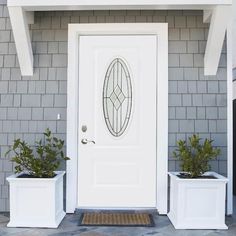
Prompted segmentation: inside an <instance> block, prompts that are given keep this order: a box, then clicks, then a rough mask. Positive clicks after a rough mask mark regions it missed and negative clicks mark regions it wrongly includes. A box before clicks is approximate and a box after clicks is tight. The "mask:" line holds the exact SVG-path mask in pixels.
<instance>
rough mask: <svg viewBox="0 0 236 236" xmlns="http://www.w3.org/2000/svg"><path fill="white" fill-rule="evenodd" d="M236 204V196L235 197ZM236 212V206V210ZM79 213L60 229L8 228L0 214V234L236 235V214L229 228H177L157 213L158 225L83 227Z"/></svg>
mask: <svg viewBox="0 0 236 236" xmlns="http://www.w3.org/2000/svg"><path fill="white" fill-rule="evenodd" d="M234 200H235V201H234V202H235V206H236V197H235V199H234ZM234 212H236V207H235V211H234ZM78 219H79V214H69V215H67V216H66V217H65V219H64V220H63V221H62V223H61V225H60V226H59V228H58V229H38V228H7V227H6V225H7V222H8V221H9V216H8V214H4V213H2V214H0V236H9V235H11V236H15V235H17V236H47V235H48V236H64V235H68V236H75V235H80V236H110V235H114V236H155V235H157V236H219V235H223V236H236V214H235V215H233V216H231V217H227V219H226V223H227V225H228V226H229V229H228V230H175V229H174V227H173V226H172V224H171V223H170V221H169V219H168V218H167V217H166V216H159V215H155V216H154V220H155V224H156V227H151V228H144V227H81V226H78V225H77V224H78Z"/></svg>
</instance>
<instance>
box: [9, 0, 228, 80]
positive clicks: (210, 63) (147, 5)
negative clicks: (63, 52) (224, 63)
mask: <svg viewBox="0 0 236 236" xmlns="http://www.w3.org/2000/svg"><path fill="white" fill-rule="evenodd" d="M231 4H232V0H129V1H128V0H54V1H49V0H8V10H9V15H10V19H11V24H12V30H13V34H14V38H15V44H16V50H17V54H18V59H19V64H20V68H21V73H22V75H24V76H32V75H33V52H32V46H31V39H30V33H29V26H28V25H29V24H33V23H34V14H33V12H34V11H41V10H44V11H54V10H108V9H109V10H121V9H123V10H134V9H150V10H154V9H161V10H168V9H174V10H178V9H182V10H183V9H189V10H203V11H204V21H205V22H210V29H209V35H208V41H207V47H206V53H205V58H204V61H205V74H206V75H215V74H216V72H217V68H218V64H219V59H220V54H221V49H222V45H223V41H224V37H225V32H226V29H227V25H228V22H229V19H230V14H229V12H231V7H232V6H231Z"/></svg>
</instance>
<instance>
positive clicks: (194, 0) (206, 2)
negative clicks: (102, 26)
mask: <svg viewBox="0 0 236 236" xmlns="http://www.w3.org/2000/svg"><path fill="white" fill-rule="evenodd" d="M7 4H8V6H22V7H26V8H27V7H34V8H35V9H36V8H37V7H42V6H45V7H46V6H47V7H50V8H53V7H60V6H62V7H63V6H64V7H69V6H81V7H86V6H87V7H88V8H89V7H92V8H94V7H95V6H97V7H98V8H104V7H106V8H107V7H109V8H111V7H115V8H116V9H117V10H119V9H122V8H123V7H124V8H127V7H128V6H130V7H134V8H135V9H137V6H143V7H144V6H147V7H153V6H158V5H159V6H164V7H165V8H167V9H168V6H176V7H177V6H194V5H195V6H201V7H204V6H211V5H231V4H232V0H191V1H190V0H129V1H127V0H112V1H111V0H99V1H97V0H54V1H53V2H51V1H48V0H33V1H32V0H8V2H7ZM51 10H52V9H51Z"/></svg>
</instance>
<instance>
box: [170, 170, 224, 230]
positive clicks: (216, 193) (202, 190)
mask: <svg viewBox="0 0 236 236" xmlns="http://www.w3.org/2000/svg"><path fill="white" fill-rule="evenodd" d="M178 174H179V173H177V172H171V173H169V176H170V211H169V213H168V217H169V219H170V221H171V222H172V224H173V225H174V227H175V228H176V229H227V228H228V227H227V226H226V224H225V195H226V192H225V190H226V183H227V182H228V179H226V178H225V177H224V176H221V175H219V174H217V173H215V172H208V173H206V175H209V174H210V175H213V176H215V177H216V178H217V179H181V178H179V177H178V176H177V175H178Z"/></svg>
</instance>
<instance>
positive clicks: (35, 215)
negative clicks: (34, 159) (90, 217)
mask: <svg viewBox="0 0 236 236" xmlns="http://www.w3.org/2000/svg"><path fill="white" fill-rule="evenodd" d="M55 173H56V176H55V177H54V178H17V177H18V176H19V174H18V175H12V176H10V177H8V178H7V181H8V182H9V184H10V222H9V223H8V225H7V226H8V227H45V228H57V227H58V225H59V224H60V222H61V221H62V219H63V218H64V216H65V212H64V210H63V176H64V174H65V172H64V171H57V172H55Z"/></svg>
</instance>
